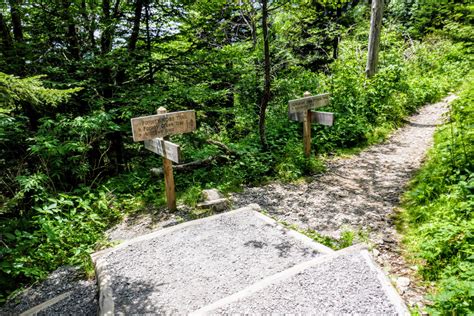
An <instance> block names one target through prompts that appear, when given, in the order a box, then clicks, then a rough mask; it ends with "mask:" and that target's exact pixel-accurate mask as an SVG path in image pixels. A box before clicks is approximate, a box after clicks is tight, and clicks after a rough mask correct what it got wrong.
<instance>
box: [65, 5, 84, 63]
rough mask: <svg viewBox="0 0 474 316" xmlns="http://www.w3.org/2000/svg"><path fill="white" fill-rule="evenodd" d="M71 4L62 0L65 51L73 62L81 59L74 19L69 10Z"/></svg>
mask: <svg viewBox="0 0 474 316" xmlns="http://www.w3.org/2000/svg"><path fill="white" fill-rule="evenodd" d="M70 7H71V2H70V1H69V0H63V19H64V22H66V24H67V50H68V52H69V54H70V55H71V56H72V58H73V59H74V60H79V59H80V58H81V51H80V48H79V38H78V36H77V32H76V24H75V23H74V18H73V16H72V14H71V12H70V10H69V8H70Z"/></svg>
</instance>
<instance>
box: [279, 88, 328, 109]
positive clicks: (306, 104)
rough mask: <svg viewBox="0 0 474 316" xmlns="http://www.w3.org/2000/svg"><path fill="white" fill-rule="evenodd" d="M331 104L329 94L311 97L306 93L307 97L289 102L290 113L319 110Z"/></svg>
mask: <svg viewBox="0 0 474 316" xmlns="http://www.w3.org/2000/svg"><path fill="white" fill-rule="evenodd" d="M328 104H329V93H324V94H319V95H316V96H311V94H307V93H305V97H304V98H301V99H296V100H290V101H288V113H301V112H304V111H306V110H312V109H317V108H320V107H323V106H326V105H328Z"/></svg>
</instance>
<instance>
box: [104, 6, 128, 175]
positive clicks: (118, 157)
mask: <svg viewBox="0 0 474 316" xmlns="http://www.w3.org/2000/svg"><path fill="white" fill-rule="evenodd" d="M118 3H119V0H117V2H116V3H115V8H114V13H116V12H118ZM110 8H111V6H110V0H103V1H102V14H103V22H104V25H105V26H104V27H105V29H104V30H103V31H102V36H101V39H100V43H101V51H102V55H103V56H105V55H107V54H108V53H110V51H111V50H112V37H113V24H112V15H111V11H110ZM114 15H115V14H114ZM101 72H102V77H103V82H104V87H103V89H102V96H103V97H104V99H105V100H106V101H105V105H104V109H105V111H106V112H110V111H111V110H112V109H113V108H114V104H113V103H112V98H113V96H114V91H113V86H114V78H113V74H112V66H111V65H105V66H104V67H103V68H102V70H101ZM114 121H115V122H116V123H120V122H118V121H117V120H114ZM107 137H108V139H109V141H110V150H111V155H110V156H109V157H110V160H111V161H112V163H113V164H114V167H115V173H119V172H121V171H122V170H123V138H122V133H121V132H119V131H114V132H111V133H109V134H108V136H107Z"/></svg>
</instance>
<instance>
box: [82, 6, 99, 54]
mask: <svg viewBox="0 0 474 316" xmlns="http://www.w3.org/2000/svg"><path fill="white" fill-rule="evenodd" d="M94 9H95V8H94V2H91V3H90V12H91V14H90V15H89V14H88V13H87V3H86V0H82V2H81V15H82V19H83V20H84V24H85V25H86V28H87V37H88V41H89V46H90V49H91V51H92V52H95V51H96V41H95V35H94V33H95V30H96V24H95V13H94Z"/></svg>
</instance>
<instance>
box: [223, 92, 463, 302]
mask: <svg viewBox="0 0 474 316" xmlns="http://www.w3.org/2000/svg"><path fill="white" fill-rule="evenodd" d="M455 98H456V96H455V95H450V96H448V97H446V98H444V99H443V100H442V101H441V102H438V103H435V104H430V105H426V106H424V107H423V108H421V109H420V110H419V112H418V113H417V114H415V115H413V116H411V117H409V118H407V120H406V121H407V122H406V124H405V126H403V127H402V128H400V129H398V130H396V131H395V132H394V133H393V134H392V135H391V136H390V137H389V139H387V140H386V141H385V142H383V143H381V144H378V145H374V146H371V147H369V148H367V149H366V150H364V151H362V152H361V153H359V154H357V155H354V156H352V157H350V158H335V159H332V160H330V161H329V162H328V165H327V172H326V173H324V174H323V175H317V176H314V177H313V178H311V179H310V181H308V182H306V183H302V184H282V183H271V184H268V185H265V186H261V187H253V188H246V189H245V190H244V191H243V192H242V193H237V194H233V196H232V200H233V202H234V205H235V207H240V206H243V205H246V204H248V203H257V204H259V205H260V206H261V207H262V209H264V210H265V211H267V212H268V213H269V214H270V215H271V216H273V217H274V218H276V219H278V220H280V221H284V222H286V223H289V224H295V225H296V226H298V227H299V228H301V229H314V230H316V231H317V232H318V233H321V234H323V235H328V236H331V237H336V238H338V237H339V236H340V233H341V232H342V231H344V230H347V229H352V230H356V231H357V230H365V231H367V232H368V233H369V239H370V241H371V242H372V243H374V244H375V248H376V249H378V250H375V255H376V256H378V258H377V261H378V262H379V263H380V264H381V265H383V266H385V267H386V270H388V271H389V272H390V273H391V274H396V275H398V276H403V278H400V279H395V280H394V281H395V282H396V283H397V287H398V289H399V291H400V292H401V294H402V295H403V296H404V298H405V300H406V301H407V303H408V304H409V305H411V306H414V305H422V304H423V303H422V294H423V292H424V290H423V289H421V288H419V287H417V286H415V285H414V284H413V277H412V276H413V271H410V270H411V269H410V268H409V267H407V266H406V264H405V263H404V262H403V259H402V258H401V256H400V254H399V249H398V248H399V247H398V242H399V237H398V236H397V233H396V230H395V227H394V223H393V219H392V215H393V214H394V211H395V208H396V207H397V206H398V205H399V200H400V196H401V194H402V193H403V191H404V188H405V186H406V184H407V182H408V181H409V180H410V178H411V177H412V176H413V175H414V172H415V171H416V170H417V169H419V168H420V166H421V163H422V162H423V160H424V158H425V156H426V153H427V151H428V149H429V148H430V147H431V146H432V144H433V134H434V131H435V129H436V126H437V125H439V124H442V122H443V117H444V114H445V113H446V112H447V111H448V105H449V103H450V102H451V101H453V100H454V99H455ZM412 269H414V268H412ZM406 277H409V279H410V278H411V279H412V280H411V281H410V280H409V279H406ZM410 283H411V286H408V285H410ZM398 285H399V286H398Z"/></svg>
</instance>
